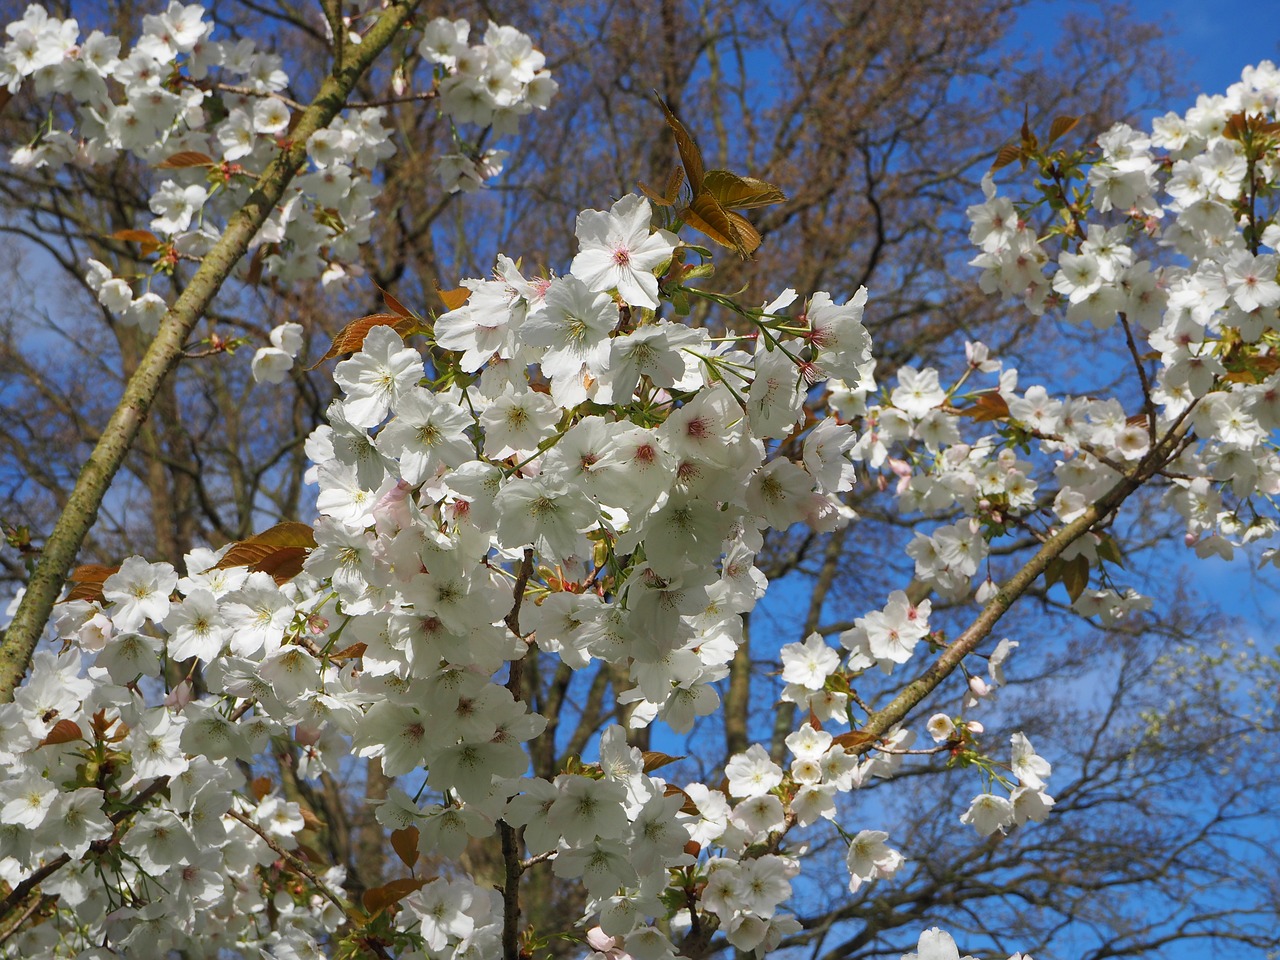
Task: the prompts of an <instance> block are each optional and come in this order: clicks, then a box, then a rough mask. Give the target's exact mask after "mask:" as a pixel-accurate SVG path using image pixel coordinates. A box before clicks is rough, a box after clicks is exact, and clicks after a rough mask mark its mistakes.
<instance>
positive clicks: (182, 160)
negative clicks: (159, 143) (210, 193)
mask: <svg viewBox="0 0 1280 960" xmlns="http://www.w3.org/2000/svg"><path fill="white" fill-rule="evenodd" d="M211 166H213V157H211V156H209V155H208V154H207V153H199V152H197V151H195V150H180V151H178V152H177V153H175V154H174V155H173V156H171V157H168V158H166V159H164V160H161V161H160V162H159V163H157V164H156V169H157V170H183V169H186V168H187V167H211Z"/></svg>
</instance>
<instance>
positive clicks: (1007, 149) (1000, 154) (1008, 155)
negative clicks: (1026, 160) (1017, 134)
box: [991, 143, 1022, 170]
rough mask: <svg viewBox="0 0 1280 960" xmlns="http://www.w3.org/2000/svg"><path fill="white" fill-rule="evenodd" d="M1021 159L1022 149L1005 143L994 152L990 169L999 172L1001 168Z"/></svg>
mask: <svg viewBox="0 0 1280 960" xmlns="http://www.w3.org/2000/svg"><path fill="white" fill-rule="evenodd" d="M1021 157H1022V147H1020V146H1019V145H1018V144H1016V143H1006V144H1005V145H1004V146H1003V147H1001V148H1000V149H999V150H998V151H996V158H995V159H994V160H993V161H991V169H992V170H999V169H1000V168H1001V167H1007V166H1008V165H1009V164H1011V163H1013V162H1014V161H1015V160H1018V159H1021Z"/></svg>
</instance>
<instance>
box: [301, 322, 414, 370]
mask: <svg viewBox="0 0 1280 960" xmlns="http://www.w3.org/2000/svg"><path fill="white" fill-rule="evenodd" d="M414 325H415V324H414V321H413V319H412V318H405V317H402V316H400V315H398V314H395V313H371V314H369V316H367V317H361V318H360V319H358V320H352V321H351V322H350V323H348V324H347V325H346V326H345V327H343V328H342V329H341V330H340V331H339V332H338V335H337V336H336V337H334V338H333V343H331V344H329V349H328V350H326V351H325V354H324V356H323V357H321V358H320V359H319V360H317V361H316V362H315V363H313V364H312V365H311V366H310V367H309V368H308V369H310V370H314V369H315V368H316V367H318V366H320V364H322V363H324V362H325V361H326V360H329V359H332V358H333V357H337V356H341V355H342V354H344V353H355V352H356V351H357V350H359V349H360V348H361V347H362V346H364V338H365V337H366V336H368V335H369V331H370V330H372V329H373V328H374V327H395V329H396V332H397V333H399V334H400V335H401V336H403V335H404V334H405V333H407V332H408V331H409V330H411V329H412V328H413V327H414Z"/></svg>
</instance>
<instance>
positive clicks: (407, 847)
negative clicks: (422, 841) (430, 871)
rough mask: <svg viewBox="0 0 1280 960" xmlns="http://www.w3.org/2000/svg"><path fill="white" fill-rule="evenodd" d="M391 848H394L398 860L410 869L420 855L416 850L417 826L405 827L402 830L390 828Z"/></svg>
mask: <svg viewBox="0 0 1280 960" xmlns="http://www.w3.org/2000/svg"><path fill="white" fill-rule="evenodd" d="M391 848H392V849H393V850H395V852H396V856H397V857H399V858H400V861H401V862H402V863H403V864H404V865H405V866H406V867H408V868H409V869H410V870H412V869H413V865H414V864H415V863H417V862H418V857H419V856H421V854H420V853H419V852H418V828H417V827H405V828H404V829H403V830H392V831H391Z"/></svg>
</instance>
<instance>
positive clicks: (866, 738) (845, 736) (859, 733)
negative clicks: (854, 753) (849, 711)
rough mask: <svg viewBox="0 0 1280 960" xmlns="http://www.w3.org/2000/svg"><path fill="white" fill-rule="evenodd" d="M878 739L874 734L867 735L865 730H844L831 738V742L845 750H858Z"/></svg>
mask: <svg viewBox="0 0 1280 960" xmlns="http://www.w3.org/2000/svg"><path fill="white" fill-rule="evenodd" d="M879 739H880V738H879V737H877V736H876V735H875V734H874V733H867V732H866V731H865V730H846V731H845V732H844V733H841V734H839V735H837V736H834V737H832V738H831V742H832V743H834V744H837V745H839V746H841V747H844V748H845V750H849V749H854V750H858V749H861V748H862V747H865V746H867V745H868V744H872V743H875V742H876V741H877V740H879Z"/></svg>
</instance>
